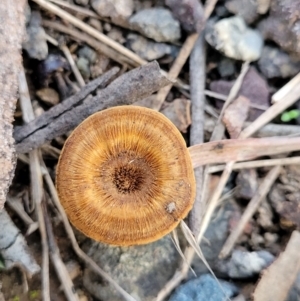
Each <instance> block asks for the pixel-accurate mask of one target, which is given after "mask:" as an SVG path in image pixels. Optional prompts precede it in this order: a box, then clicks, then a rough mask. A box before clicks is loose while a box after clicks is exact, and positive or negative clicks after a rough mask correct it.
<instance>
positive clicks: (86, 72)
mask: <svg viewBox="0 0 300 301" xmlns="http://www.w3.org/2000/svg"><path fill="white" fill-rule="evenodd" d="M76 65H77V68H78V70H79V71H80V73H81V75H82V76H83V78H85V79H87V78H89V77H90V75H91V70H90V65H89V61H88V59H86V58H84V57H80V58H78V60H77V62H76Z"/></svg>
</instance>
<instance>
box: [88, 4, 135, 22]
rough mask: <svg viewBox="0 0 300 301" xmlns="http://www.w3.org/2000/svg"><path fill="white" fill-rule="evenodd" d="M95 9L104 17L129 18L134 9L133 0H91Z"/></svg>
mask: <svg viewBox="0 0 300 301" xmlns="http://www.w3.org/2000/svg"><path fill="white" fill-rule="evenodd" d="M91 5H92V7H93V9H94V10H95V11H96V12H97V13H98V14H99V15H100V16H102V17H109V18H113V19H114V18H122V19H127V18H129V17H130V16H131V15H132V13H133V9H134V3H133V0H91Z"/></svg>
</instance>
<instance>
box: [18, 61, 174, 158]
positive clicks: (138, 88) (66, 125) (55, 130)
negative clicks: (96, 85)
mask: <svg viewBox="0 0 300 301" xmlns="http://www.w3.org/2000/svg"><path fill="white" fill-rule="evenodd" d="M169 83H170V80H168V78H166V77H165V76H164V75H162V72H161V70H160V68H159V66H158V63H157V62H152V63H149V64H146V65H144V66H142V67H139V68H136V69H134V70H131V71H129V72H127V73H125V74H123V75H122V76H120V77H118V78H117V79H116V80H114V81H113V82H112V83H111V84H110V85H109V86H108V87H107V88H105V89H103V90H101V91H100V92H99V93H98V95H96V96H94V97H93V98H91V99H89V100H88V102H86V101H84V102H83V103H82V104H80V105H78V106H76V107H74V108H72V107H68V108H67V109H65V108H64V110H63V112H61V111H58V108H56V107H58V105H57V106H55V107H53V108H52V109H50V110H49V111H47V112H46V113H44V114H43V115H41V116H40V118H38V119H37V120H35V121H33V123H32V124H29V125H28V126H27V128H26V129H22V128H21V129H19V130H18V131H17V130H16V132H15V136H14V137H15V139H16V141H17V142H18V144H17V145H16V149H17V152H19V153H20V152H23V153H24V152H28V151H29V150H31V149H33V148H36V147H39V146H40V145H41V144H43V143H45V142H46V141H50V140H52V139H53V138H55V137H58V136H61V135H63V134H66V133H67V132H68V131H70V130H72V129H74V128H75V127H76V126H77V125H78V124H79V123H80V122H82V121H83V120H84V119H86V118H87V117H88V116H90V115H92V114H93V113H95V112H97V111H100V110H103V109H106V108H108V107H111V106H117V105H124V104H131V103H133V102H135V101H137V100H138V99H142V98H144V97H147V96H149V95H151V94H152V93H153V92H155V91H157V90H158V89H159V88H161V87H164V86H165V85H167V84H169ZM76 99H77V100H78V97H77V98H76ZM66 101H67V100H66ZM66 101H64V103H65V102H66ZM45 116H47V118H48V119H46V118H45ZM45 120H47V121H46V123H45ZM37 125H38V126H37ZM25 130H26V131H25ZM25 132H26V135H24V133H25ZM21 137H22V138H21Z"/></svg>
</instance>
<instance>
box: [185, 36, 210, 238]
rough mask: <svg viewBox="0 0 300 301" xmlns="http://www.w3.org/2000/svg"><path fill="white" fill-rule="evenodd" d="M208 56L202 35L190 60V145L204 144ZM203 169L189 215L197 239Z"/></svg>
mask: <svg viewBox="0 0 300 301" xmlns="http://www.w3.org/2000/svg"><path fill="white" fill-rule="evenodd" d="M205 63H206V55H205V46H204V35H203V34H201V35H200V36H199V38H198V41H197V42H196V44H195V47H194V49H193V51H192V53H191V58H190V89H191V103H192V108H191V112H192V113H191V119H192V124H191V131H190V144H191V145H195V144H200V143H203V142H204V119H205V118H204V108H205V95H204V87H205V78H206V76H205V66H206V64H205ZM203 171H204V168H203V167H199V168H197V169H195V171H194V172H195V179H196V198H195V202H194V205H193V209H192V211H191V212H190V215H189V227H190V229H191V231H192V232H193V234H194V235H195V237H197V234H198V231H199V228H200V225H201V218H202V215H203V212H204V202H203V196H202V193H203Z"/></svg>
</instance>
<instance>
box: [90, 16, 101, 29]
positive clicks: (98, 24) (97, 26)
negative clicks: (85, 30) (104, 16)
mask: <svg viewBox="0 0 300 301" xmlns="http://www.w3.org/2000/svg"><path fill="white" fill-rule="evenodd" d="M88 24H89V25H90V26H92V27H94V28H95V29H97V30H98V31H99V32H103V27H102V23H101V21H100V20H98V19H95V18H90V19H89V20H88Z"/></svg>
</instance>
